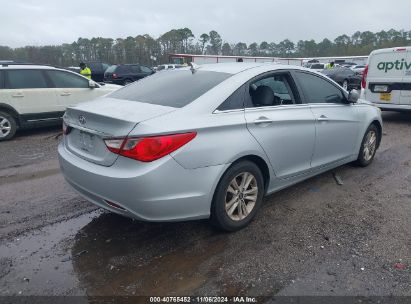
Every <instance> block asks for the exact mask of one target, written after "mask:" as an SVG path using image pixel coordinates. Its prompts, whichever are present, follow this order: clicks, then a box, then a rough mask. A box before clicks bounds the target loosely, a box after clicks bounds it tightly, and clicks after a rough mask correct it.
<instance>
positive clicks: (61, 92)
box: [45, 70, 99, 111]
mask: <svg viewBox="0 0 411 304" xmlns="http://www.w3.org/2000/svg"><path fill="white" fill-rule="evenodd" d="M45 72H46V75H47V76H48V77H49V79H50V81H51V82H52V83H53V85H54V87H55V89H56V93H57V98H58V102H59V105H60V107H61V109H62V110H63V111H65V110H66V108H67V107H69V106H72V105H75V104H78V103H80V102H83V101H89V100H92V99H94V98H95V97H97V96H98V94H97V93H98V91H95V90H98V89H99V88H94V89H91V88H90V87H89V80H88V79H86V78H84V77H82V76H80V75H78V74H75V73H71V72H67V71H60V70H47V71H45Z"/></svg>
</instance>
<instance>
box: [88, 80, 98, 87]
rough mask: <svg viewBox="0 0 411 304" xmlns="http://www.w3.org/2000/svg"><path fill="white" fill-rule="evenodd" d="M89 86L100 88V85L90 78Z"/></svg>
mask: <svg viewBox="0 0 411 304" xmlns="http://www.w3.org/2000/svg"><path fill="white" fill-rule="evenodd" d="M88 87H89V88H90V89H95V88H98V85H97V83H95V82H94V81H93V80H89V81H88Z"/></svg>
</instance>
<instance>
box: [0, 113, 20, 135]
mask: <svg viewBox="0 0 411 304" xmlns="http://www.w3.org/2000/svg"><path fill="white" fill-rule="evenodd" d="M16 131H17V123H16V119H15V118H14V117H13V116H11V115H10V114H9V113H7V112H3V111H0V141H4V140H8V139H11V138H12V137H13V136H14V134H16Z"/></svg>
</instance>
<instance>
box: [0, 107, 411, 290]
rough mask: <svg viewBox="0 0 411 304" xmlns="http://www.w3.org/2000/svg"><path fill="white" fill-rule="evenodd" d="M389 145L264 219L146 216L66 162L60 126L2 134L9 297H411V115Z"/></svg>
mask: <svg viewBox="0 0 411 304" xmlns="http://www.w3.org/2000/svg"><path fill="white" fill-rule="evenodd" d="M384 122H385V130H384V137H383V141H382V145H381V147H380V149H379V150H378V151H377V155H376V158H375V161H374V163H373V164H372V165H371V166H369V167H367V168H358V167H354V166H352V165H346V166H343V167H340V168H338V169H336V170H334V172H335V173H336V174H337V175H338V176H339V177H340V178H341V179H342V181H343V185H338V184H337V183H336V181H335V179H334V177H333V174H332V172H327V173H325V174H322V175H320V176H318V177H315V178H312V179H309V180H307V181H305V182H303V183H300V184H298V185H295V186H293V187H290V188H288V189H286V190H283V191H281V192H278V193H276V194H273V195H271V196H269V197H267V198H265V200H264V206H263V208H262V209H261V210H260V213H259V215H258V216H257V218H256V219H255V221H254V222H253V223H252V224H251V225H250V226H249V227H247V228H246V229H244V230H242V231H239V232H237V233H231V234H228V233H220V232H218V231H215V230H214V229H213V228H211V227H210V226H209V224H208V222H207V221H196V222H183V223H142V222H138V221H134V220H131V219H128V218H125V217H121V216H118V215H115V214H112V213H109V212H105V211H103V210H101V209H97V208H96V207H94V206H93V205H91V204H90V203H88V202H86V201H85V200H84V199H82V198H81V197H79V196H78V195H77V194H76V193H75V192H74V191H73V190H72V189H71V188H70V187H69V186H68V185H67V184H66V183H65V181H64V178H63V177H62V175H61V174H60V171H59V169H58V161H57V152H56V147H57V144H58V141H59V139H60V137H59V133H60V130H59V128H47V129H38V130H34V131H25V132H21V133H19V136H18V137H16V138H15V139H14V140H12V141H9V142H2V143H0V155H1V159H0V232H1V233H0V296H5V295H88V296H112V295H148V296H153V295H161V296H162V295H209V296H213V295H254V296H274V295H351V296H352V295H362V296H370V295H376V296H387V295H396V296H411V153H410V152H411V133H410V130H411V115H410V114H404V113H384Z"/></svg>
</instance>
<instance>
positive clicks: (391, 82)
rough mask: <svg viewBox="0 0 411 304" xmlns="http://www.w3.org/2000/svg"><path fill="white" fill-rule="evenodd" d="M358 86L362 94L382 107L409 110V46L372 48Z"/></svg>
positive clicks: (410, 89) (410, 80)
mask: <svg viewBox="0 0 411 304" xmlns="http://www.w3.org/2000/svg"><path fill="white" fill-rule="evenodd" d="M361 86H362V89H363V91H362V98H363V99H366V100H368V101H370V102H372V103H374V104H375V105H377V106H378V107H380V108H381V109H383V110H393V111H401V110H411V47H396V48H389V49H381V50H375V51H373V52H372V53H371V54H370V56H369V57H368V63H367V66H366V68H365V70H364V73H363V79H362V83H361Z"/></svg>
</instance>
